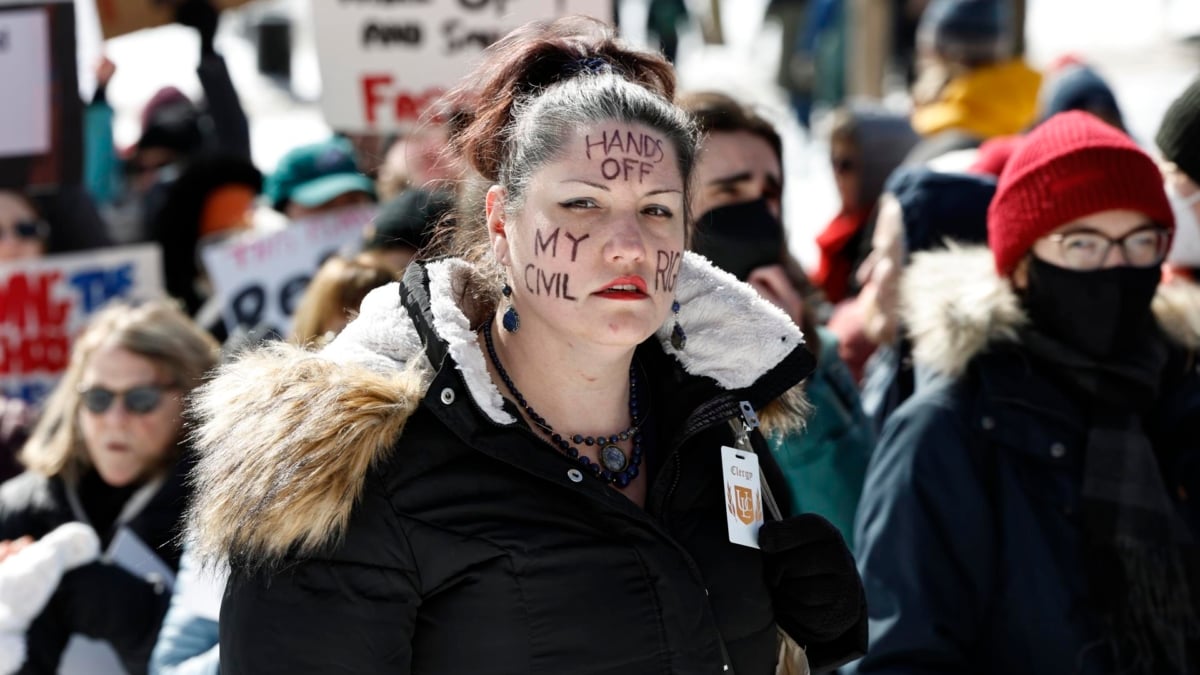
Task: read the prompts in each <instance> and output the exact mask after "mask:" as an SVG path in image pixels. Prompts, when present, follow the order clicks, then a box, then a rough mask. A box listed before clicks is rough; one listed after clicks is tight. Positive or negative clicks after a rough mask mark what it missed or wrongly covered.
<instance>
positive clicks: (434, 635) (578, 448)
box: [192, 18, 865, 675]
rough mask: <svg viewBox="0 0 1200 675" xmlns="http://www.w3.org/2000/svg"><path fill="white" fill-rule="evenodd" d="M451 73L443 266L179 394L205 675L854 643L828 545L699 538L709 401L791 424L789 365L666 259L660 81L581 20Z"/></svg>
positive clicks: (752, 326)
mask: <svg viewBox="0 0 1200 675" xmlns="http://www.w3.org/2000/svg"><path fill="white" fill-rule="evenodd" d="M482 63H483V64H484V65H483V66H481V68H482V69H481V71H480V72H478V73H475V74H473V75H472V76H471V77H470V78H469V79H468V80H467V81H468V82H469V83H471V85H470V86H472V87H478V89H472V90H471V93H472V94H473V95H476V96H477V99H476V100H478V101H479V102H480V104H479V106H478V108H477V110H476V115H475V117H474V119H473V120H472V121H471V123H470V124H469V126H468V127H467V128H466V129H465V130H464V132H463V134H462V135H461V136H460V137H458V138H457V143H458V144H459V147H460V148H461V151H462V154H463V156H464V157H465V158H466V159H467V160H468V161H469V162H470V164H471V165H472V166H473V167H474V169H475V170H476V171H477V172H478V173H479V174H480V175H481V176H482V177H483V179H485V180H488V181H490V182H491V183H492V187H491V188H490V189H489V190H487V193H486V194H487V197H486V204H481V205H479V206H480V208H481V209H483V210H484V211H485V218H484V219H482V220H481V221H480V223H481V225H482V227H480V228H478V229H469V228H465V227H463V223H462V221H460V223H459V226H458V227H459V229H458V230H456V235H457V241H456V244H455V249H456V251H457V253H458V254H459V257H451V258H443V259H439V260H436V261H432V262H421V261H418V262H415V263H413V264H412V265H410V266H409V268H408V271H407V273H406V275H405V278H404V280H403V281H402V282H401V283H400V284H399V285H389V286H387V287H384V288H382V289H377V290H376V291H373V292H372V293H371V294H370V295H368V296H367V298H366V300H365V301H364V302H363V305H362V312H361V314H360V315H359V317H358V318H356V319H355V320H354V321H353V322H351V323H350V325H349V326H347V327H346V329H345V330H344V331H342V333H341V334H340V335H339V336H338V337H337V339H335V340H334V341H333V342H332V343H331V344H330V345H329V346H328V347H326V348H325V349H324V350H323V351H322V352H320V353H318V354H313V353H310V352H304V351H302V350H300V349H298V348H296V347H293V346H288V345H282V344H281V345H273V346H271V347H267V348H264V349H263V350H260V351H258V352H256V353H251V354H248V355H246V356H245V357H243V358H242V359H241V360H240V361H239V362H238V363H237V364H233V365H230V366H227V367H226V369H225V371H224V372H223V374H221V375H220V376H219V377H218V378H217V379H215V380H214V381H213V382H212V383H211V384H210V385H206V387H205V389H204V391H203V393H202V394H201V395H200V396H199V397H198V413H199V416H200V417H201V418H202V420H203V422H202V426H201V427H200V428H199V432H198V447H199V448H201V452H202V455H203V456H202V459H201V460H200V463H199V465H198V472H197V476H198V488H199V495H198V499H197V500H196V501H195V505H196V506H195V512H194V514H193V517H194V520H193V530H192V541H193V542H194V545H195V546H196V547H197V549H196V550H197V551H199V552H201V553H202V554H204V555H206V556H209V557H219V558H225V559H227V560H229V561H230V563H231V565H232V572H231V576H230V579H229V583H228V586H227V590H226V595H225V598H224V603H223V606H222V609H221V621H220V640H221V671H222V672H223V673H235V674H236V673H250V672H253V673H271V672H288V673H297V672H311V673H317V672H321V673H329V672H378V673H384V672H387V673H408V672H420V673H528V672H553V673H565V672H570V673H601V672H607V673H614V672H620V673H654V674H656V675H658V674H662V673H701V672H703V673H721V672H737V673H742V674H755V673H758V674H768V673H773V672H774V670H775V666H776V658H777V657H776V654H777V645H778V643H777V641H778V639H779V637H778V628H779V627H781V628H782V629H783V630H785V631H786V632H787V633H788V634H789V635H790V636H791V637H792V638H794V639H795V640H796V641H797V642H799V643H800V644H803V645H806V646H807V647H808V649H809V656H810V658H812V659H813V660H814V661H815V662H816V663H818V664H823V665H832V664H836V663H838V662H840V661H843V660H845V659H846V658H848V657H850V656H852V655H854V654H855V653H856V652H857V651H858V650H859V649H861V647H862V643H863V641H864V635H863V633H862V632H861V631H862V629H863V628H864V627H865V626H864V624H863V622H862V618H863V614H864V613H865V609H864V608H863V606H862V596H861V587H860V585H859V582H858V579H857V575H856V573H855V571H854V569H853V562H852V560H851V559H850V558H849V553H848V551H847V549H846V546H845V544H844V543H843V541H842V539H841V537H840V536H839V535H838V534H837V531H836V530H835V529H833V528H832V527H831V526H829V525H828V523H826V522H825V521H823V520H821V519H820V518H819V517H816V516H808V515H805V516H799V517H791V518H786V519H783V520H776V519H774V518H769V519H768V520H767V522H766V523H765V524H763V525H762V528H761V530H760V531H759V532H758V537H757V542H758V544H759V546H760V547H761V548H751V547H749V546H741V545H737V544H733V543H731V541H730V536H731V535H735V536H739V537H740V536H741V535H742V534H744V533H745V532H744V530H742V529H739V528H735V529H734V530H733V531H732V532H731V531H729V530H728V518H727V516H726V513H727V511H726V502H725V498H724V488H723V482H722V475H723V473H724V469H723V468H722V462H721V456H722V452H721V446H722V445H728V446H733V445H734V444H735V442H737V440H738V438H737V437H738V434H735V433H734V428H735V427H734V426H731V423H735V424H736V427H737V428H738V429H743V428H744V426H745V421H744V420H743V419H740V417H741V416H742V415H743V414H744V415H745V417H746V418H749V417H751V416H752V415H751V413H750V411H749V410H746V412H745V413H742V412H740V411H741V407H740V406H739V402H741V401H745V402H747V403H748V406H747V407H748V408H749V407H753V408H756V409H758V410H763V411H764V416H768V417H769V416H770V415H769V414H768V411H769V410H770V409H772V408H778V411H777V412H778V415H777V416H776V417H777V418H778V419H780V420H782V421H783V422H795V421H797V420H796V419H795V417H793V416H792V415H791V414H790V413H789V412H788V410H790V408H791V407H792V406H790V405H786V404H784V403H781V402H779V401H777V399H779V398H780V396H782V395H783V394H784V393H785V392H788V391H789V390H790V389H791V388H792V387H793V386H794V385H796V384H797V383H798V382H799V380H800V379H801V378H802V377H803V376H804V375H805V374H806V373H807V372H808V371H809V370H810V369H811V357H810V356H808V354H807V351H806V350H805V349H804V345H803V340H802V338H801V335H800V331H799V330H798V329H797V328H796V327H795V325H794V324H793V323H792V322H791V321H790V320H789V319H788V318H787V317H786V316H784V315H783V314H782V313H780V312H778V311H777V310H775V309H774V308H772V307H770V306H769V305H767V303H765V302H764V301H761V300H759V299H758V298H757V297H756V296H755V294H754V292H753V290H751V289H750V288H749V287H746V286H744V285H741V284H730V283H729V281H728V279H729V278H728V276H726V275H723V274H720V273H718V272H716V271H714V270H713V269H712V268H711V267H709V266H708V265H706V264H705V263H704V262H703V261H702V260H700V259H698V258H696V257H693V256H691V255H688V254H685V253H684V252H683V251H684V248H685V244H686V232H687V226H688V218H687V204H688V199H687V197H688V195H687V190H686V188H687V185H688V177H689V174H690V171H691V168H692V167H691V165H692V163H693V158H694V154H695V143H696V138H695V133H694V131H693V128H692V126H691V124H690V122H689V121H688V119H687V117H686V115H685V114H684V113H683V112H682V111H680V110H679V109H678V108H676V107H674V106H673V105H672V104H671V103H670V100H671V96H672V94H673V88H674V76H673V73H672V71H671V69H670V66H669V65H668V64H667V63H666V62H665V61H664V60H663V59H662V58H661V57H659V56H656V55H651V54H647V53H643V52H637V51H632V50H630V49H628V48H626V47H625V46H623V45H622V44H621V43H620V42H617V41H616V40H615V39H614V38H613V36H612V34H611V32H610V30H609V29H608V28H606V27H604V26H603V25H602V24H599V23H596V22H594V21H591V20H586V19H580V18H570V19H563V20H560V21H558V22H555V23H552V24H544V23H535V24H529V25H527V26H524V27H522V28H520V29H517V30H516V31H515V32H514V33H512V34H510V35H508V36H506V37H505V38H503V39H502V40H500V41H499V42H497V43H496V44H495V45H493V46H492V47H491V48H490V50H489V53H488V54H487V57H486V58H485V59H484V60H483V61H482ZM502 289H503V290H502ZM268 392H270V393H268ZM773 402H774V404H773ZM742 433H743V434H745V436H744V438H745V440H747V441H749V443H752V444H753V448H754V449H756V450H759V451H760V455H759V457H760V460H759V461H760V462H761V468H760V469H759V470H758V471H759V472H767V473H770V472H774V471H777V469H776V467H775V466H774V465H773V463H772V462H771V460H770V457H769V454H768V453H765V452H761V451H762V450H764V449H765V446H764V445H763V442H762V436H761V435H760V434H759V432H758V431H752V432H748V433H747V432H742ZM747 447H749V446H747ZM743 457H747V455H743ZM735 468H736V467H735ZM757 478H758V477H757V476H756V477H755V479H756V480H757ZM771 487H772V488H774V489H775V490H776V492H777V493H778V494H779V495H780V497H781V498H785V496H786V491H785V490H784V489H783V488H782V487H781V486H780V483H779V482H777V481H775V482H773V483H772V485H771ZM738 503H741V504H742V505H743V506H744V505H745V502H738ZM735 507H736V504H735ZM735 512H738V511H737V510H736V508H735ZM741 513H743V515H746V514H745V512H744V510H743V511H741ZM748 517H749V516H748ZM751 521H752V518H751ZM735 522H739V523H740V522H742V521H740V520H739V521H735ZM751 536H752V535H751Z"/></svg>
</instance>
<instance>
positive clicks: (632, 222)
mask: <svg viewBox="0 0 1200 675" xmlns="http://www.w3.org/2000/svg"><path fill="white" fill-rule="evenodd" d="M606 248H607V252H608V257H609V258H611V259H612V260H620V261H625V262H641V261H642V260H645V258H646V242H645V240H644V239H643V238H642V227H641V224H640V223H638V220H637V217H636V216H625V217H622V218H620V219H619V220H618V221H617V222H616V223H615V224H614V226H613V232H612V236H611V238H610V239H609V241H608V244H607V245H606Z"/></svg>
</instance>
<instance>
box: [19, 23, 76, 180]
mask: <svg viewBox="0 0 1200 675" xmlns="http://www.w3.org/2000/svg"><path fill="white" fill-rule="evenodd" d="M75 67H76V64H75V7H74V5H72V4H71V3H70V2H66V1H58V0H55V1H43V2H0V90H3V91H5V92H8V93H9V94H10V95H11V96H13V97H15V98H13V99H12V100H10V101H9V102H7V103H6V104H5V105H2V106H0V189H19V190H23V191H37V190H38V189H39V188H49V187H53V186H55V185H58V184H61V183H77V182H78V181H79V178H80V175H81V172H82V164H83V156H82V154H81V151H80V147H81V146H82V144H83V122H82V104H81V102H80V100H79V89H78V86H77V84H76V77H75V76H76V71H75Z"/></svg>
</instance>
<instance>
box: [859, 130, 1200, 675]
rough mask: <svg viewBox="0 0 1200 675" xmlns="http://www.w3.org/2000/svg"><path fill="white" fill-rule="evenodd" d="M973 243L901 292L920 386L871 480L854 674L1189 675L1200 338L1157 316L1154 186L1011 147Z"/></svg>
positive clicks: (1034, 147)
mask: <svg viewBox="0 0 1200 675" xmlns="http://www.w3.org/2000/svg"><path fill="white" fill-rule="evenodd" d="M987 228H988V244H989V247H988V248H982V247H977V248H958V249H951V250H948V251H940V252H929V253H924V254H920V255H917V256H915V259H914V262H913V263H912V265H911V266H910V268H909V270H908V272H907V273H906V278H905V280H904V282H903V288H902V291H901V293H902V298H901V305H902V307H903V308H904V309H903V311H904V316H905V323H906V325H907V328H908V331H909V334H910V335H911V336H912V339H913V355H914V359H915V360H916V362H917V366H918V368H926V369H928V370H929V371H930V372H931V373H934V374H935V375H933V376H931V378H930V379H929V380H927V381H926V383H925V384H923V385H922V386H921V387H918V388H917V391H916V393H915V394H914V395H913V396H912V397H911V398H909V399H908V400H907V401H906V402H905V403H904V404H902V405H901V406H900V407H899V408H898V409H897V410H896V412H895V413H893V414H892V416H891V418H890V419H889V420H888V422H887V424H886V426H885V428H884V431H883V434H882V437H881V439H880V442H879V445H878V447H877V448H876V451H875V455H874V457H873V458H872V463H871V466H870V467H869V468H868V471H867V480H866V486H865V487H864V489H863V499H862V501H861V502H860V504H859V511H858V517H857V523H856V529H855V533H856V539H857V542H858V545H859V549H858V557H859V569H860V571H861V572H862V575H863V580H864V583H865V585H866V588H867V600H868V607H869V608H870V614H871V627H870V632H871V646H870V649H869V650H868V653H867V656H866V657H865V658H864V659H862V660H861V661H860V662H859V663H858V664H857V666H856V667H854V668H852V669H850V672H851V673H855V674H859V673H906V674H911V673H933V672H938V673H946V672H954V673H978V674H980V675H987V674H991V673H996V674H998V673H1026V674H1029V675H1043V674H1045V675H1050V674H1054V675H1061V674H1062V673H1083V674H1091V673H1096V674H1100V673H1117V672H1120V673H1131V674H1143V675H1149V674H1151V673H1154V674H1158V675H1167V674H1185V673H1196V672H1200V618H1198V617H1200V557H1198V555H1197V554H1198V550H1197V546H1196V542H1197V535H1198V534H1200V529H1198V526H1200V509H1197V506H1196V504H1197V502H1196V495H1198V494H1200V372H1198V371H1197V370H1196V367H1195V364H1196V346H1197V345H1198V344H1200V331H1197V330H1196V325H1195V321H1194V319H1193V320H1192V321H1191V323H1190V324H1189V323H1188V322H1185V321H1176V320H1172V319H1171V317H1177V316H1178V313H1176V312H1172V311H1164V310H1165V309H1167V308H1165V307H1163V304H1164V303H1163V300H1164V298H1163V296H1162V294H1161V293H1160V292H1159V280H1160V276H1161V265H1162V263H1163V260H1164V258H1165V257H1166V253H1167V250H1168V247H1169V245H1170V243H1171V237H1172V234H1173V231H1174V228H1175V218H1174V216H1173V215H1172V211H1171V205H1170V203H1169V201H1168V199H1167V195H1166V194H1165V192H1164V190H1163V180H1162V176H1161V174H1160V173H1159V169H1158V167H1157V166H1156V164H1155V162H1154V161H1153V160H1152V159H1151V158H1150V157H1149V156H1148V155H1146V154H1145V153H1144V152H1143V151H1142V150H1140V149H1139V148H1138V147H1137V146H1136V145H1135V144H1134V143H1133V142H1132V141H1131V140H1130V139H1129V137H1128V136H1126V135H1125V134H1123V133H1121V132H1120V131H1118V130H1116V129H1114V128H1113V127H1111V126H1109V125H1107V124H1105V123H1104V122H1102V121H1101V120H1100V119H1098V118H1096V117H1094V116H1092V115H1091V114H1088V113H1085V112H1080V111H1073V112H1066V113H1062V114H1059V115H1057V116H1054V117H1052V118H1050V119H1049V120H1048V121H1046V122H1045V123H1043V124H1042V125H1040V126H1039V127H1038V128H1037V129H1035V130H1034V131H1032V132H1031V133H1030V134H1028V135H1027V136H1026V137H1024V138H1023V139H1022V140H1021V141H1020V144H1019V145H1018V146H1017V148H1016V150H1015V151H1014V153H1013V156H1012V158H1011V159H1010V160H1009V162H1008V163H1007V165H1006V166H1005V168H1004V171H1003V173H1002V174H1001V176H1000V179H999V183H998V185H997V188H996V195H995V197H994V199H993V200H992V202H991V205H990V207H989V210H988V219H987ZM989 249H990V250H989Z"/></svg>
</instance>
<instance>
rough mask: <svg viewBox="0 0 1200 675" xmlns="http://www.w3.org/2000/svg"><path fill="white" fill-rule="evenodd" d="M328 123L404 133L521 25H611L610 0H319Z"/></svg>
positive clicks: (320, 50)
mask: <svg viewBox="0 0 1200 675" xmlns="http://www.w3.org/2000/svg"><path fill="white" fill-rule="evenodd" d="M312 8H313V19H314V20H313V24H314V27H315V30H316V44H317V55H318V58H319V60H320V65H321V83H322V84H321V87H322V92H321V109H322V111H323V112H324V114H325V122H326V123H327V124H329V126H331V127H333V128H335V129H339V130H342V131H356V132H362V131H405V130H408V129H410V128H412V127H413V126H414V125H415V124H416V123H417V122H418V121H419V119H420V117H421V115H422V114H423V113H424V112H425V110H426V108H428V107H429V106H430V105H431V104H433V103H434V102H435V101H437V99H438V98H439V97H441V95H442V94H444V93H445V92H446V91H447V90H449V89H451V88H453V87H454V86H455V85H457V84H458V81H459V80H460V79H461V78H462V77H464V76H465V75H467V74H468V73H469V72H470V71H471V69H472V68H473V67H474V66H475V65H476V63H477V62H478V60H479V58H480V53H481V52H482V51H483V49H484V48H485V47H487V46H488V45H490V44H491V43H493V42H495V41H496V40H498V39H499V38H501V37H503V36H504V35H505V34H506V33H508V32H509V31H511V30H512V29H513V28H516V27H517V26H520V25H521V24H524V23H527V22H529V21H533V20H535V19H552V18H555V17H559V16H566V15H568V14H586V15H588V16H592V17H595V18H597V19H600V20H601V21H605V22H611V21H612V0H341V1H339V2H332V1H330V0H314V2H313V3H312Z"/></svg>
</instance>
